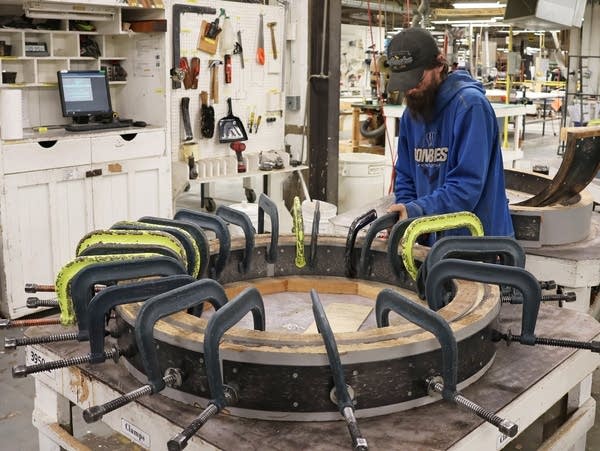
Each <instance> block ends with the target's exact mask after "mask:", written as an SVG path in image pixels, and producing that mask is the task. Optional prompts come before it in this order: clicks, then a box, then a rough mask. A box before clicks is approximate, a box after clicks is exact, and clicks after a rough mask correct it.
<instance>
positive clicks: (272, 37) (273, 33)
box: [267, 22, 277, 60]
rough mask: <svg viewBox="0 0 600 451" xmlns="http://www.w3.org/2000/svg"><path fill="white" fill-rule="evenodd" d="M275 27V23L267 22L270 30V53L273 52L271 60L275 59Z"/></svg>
mask: <svg viewBox="0 0 600 451" xmlns="http://www.w3.org/2000/svg"><path fill="white" fill-rule="evenodd" d="M275 25H277V22H267V27H269V30H271V51H272V52H273V59H274V60H276V59H277V40H276V39H275Z"/></svg>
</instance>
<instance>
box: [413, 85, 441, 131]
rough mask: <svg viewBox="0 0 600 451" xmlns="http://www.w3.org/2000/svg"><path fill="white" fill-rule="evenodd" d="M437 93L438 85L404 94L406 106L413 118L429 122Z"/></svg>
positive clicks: (432, 115)
mask: <svg viewBox="0 0 600 451" xmlns="http://www.w3.org/2000/svg"><path fill="white" fill-rule="evenodd" d="M437 93H438V86H429V87H428V88H427V89H425V90H423V91H420V92H417V93H414V94H406V95H405V99H406V106H407V107H408V111H409V112H410V114H411V116H412V117H413V119H415V120H417V121H420V122H424V123H429V122H431V120H432V119H433V117H434V113H435V99H436V97H437Z"/></svg>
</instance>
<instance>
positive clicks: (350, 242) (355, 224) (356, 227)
mask: <svg viewBox="0 0 600 451" xmlns="http://www.w3.org/2000/svg"><path fill="white" fill-rule="evenodd" d="M375 219H377V212H376V211H375V210H374V209H373V210H369V211H367V212H366V213H363V214H362V215H360V216H359V217H357V218H355V219H354V221H352V224H350V229H348V235H347V236H346V252H345V255H344V263H345V265H344V266H345V271H346V277H356V268H355V267H354V261H353V260H352V254H353V251H354V244H355V243H356V237H357V236H358V232H360V231H361V230H362V229H364V228H365V227H366V226H367V225H368V224H370V223H372V222H373V221H375Z"/></svg>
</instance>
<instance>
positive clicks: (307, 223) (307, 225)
mask: <svg viewBox="0 0 600 451" xmlns="http://www.w3.org/2000/svg"><path fill="white" fill-rule="evenodd" d="M316 205H317V202H316V201H314V200H311V201H308V200H305V201H303V202H302V222H303V223H304V233H305V234H311V233H312V227H313V218H314V217H315V208H316ZM336 214H337V207H336V206H335V205H334V204H329V203H327V202H323V201H321V200H320V201H319V215H320V219H319V235H332V234H333V225H332V224H331V222H329V219H331V218H333V217H335V215H336Z"/></svg>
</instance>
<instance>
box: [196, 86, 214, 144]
mask: <svg viewBox="0 0 600 451" xmlns="http://www.w3.org/2000/svg"><path fill="white" fill-rule="evenodd" d="M200 104H201V107H200V134H201V135H202V137H203V138H212V137H213V135H214V133H215V109H214V108H213V106H212V105H209V104H208V92H206V91H201V92H200Z"/></svg>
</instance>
